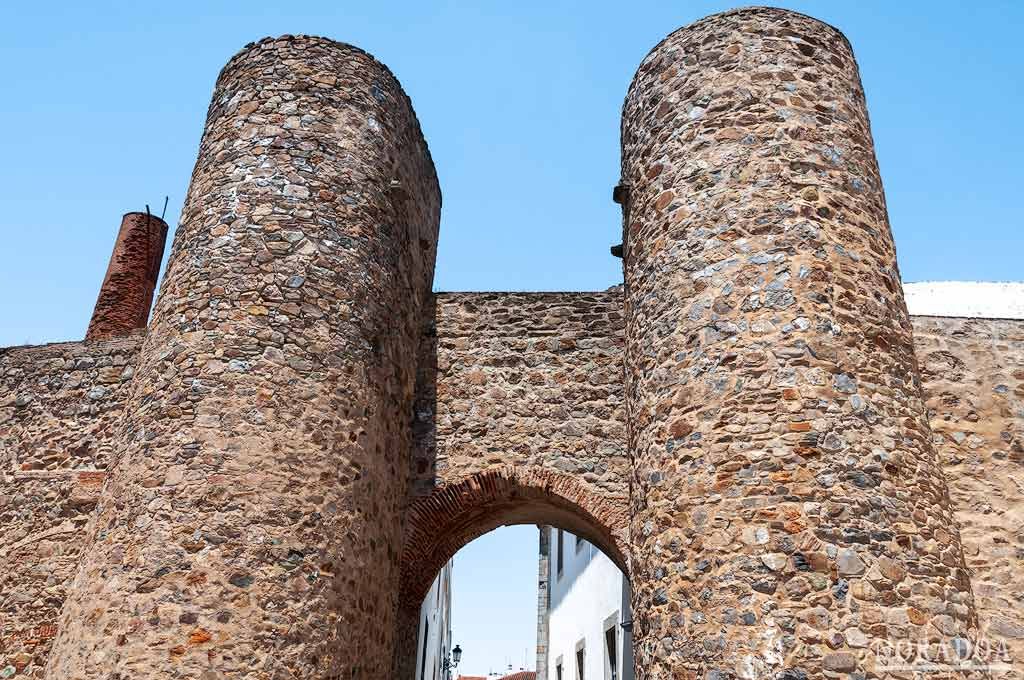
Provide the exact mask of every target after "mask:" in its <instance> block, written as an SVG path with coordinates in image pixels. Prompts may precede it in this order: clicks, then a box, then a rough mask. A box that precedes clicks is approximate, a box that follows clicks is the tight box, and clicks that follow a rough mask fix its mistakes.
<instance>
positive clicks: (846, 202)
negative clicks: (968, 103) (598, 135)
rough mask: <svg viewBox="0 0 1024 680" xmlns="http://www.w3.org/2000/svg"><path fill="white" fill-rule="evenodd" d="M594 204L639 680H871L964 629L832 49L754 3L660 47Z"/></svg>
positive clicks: (861, 109)
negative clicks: (602, 209) (620, 297)
mask: <svg viewBox="0 0 1024 680" xmlns="http://www.w3.org/2000/svg"><path fill="white" fill-rule="evenodd" d="M617 195H618V196H619V197H620V198H621V199H622V202H623V204H624V215H625V219H624V234H623V240H624V268H625V281H626V306H627V310H626V311H627V360H626V361H627V368H626V371H627V376H626V380H627V395H628V396H627V399H628V407H629V426H630V432H629V446H630V451H631V454H632V456H633V460H634V476H633V481H632V500H631V504H632V508H631V510H632V516H633V521H632V525H631V535H632V542H633V551H634V552H633V555H632V556H631V558H632V567H633V570H632V574H633V593H634V617H635V623H634V629H633V630H634V635H635V639H636V643H637V649H636V651H637V667H638V669H640V675H639V677H641V678H661V679H666V678H692V677H696V678H728V677H743V678H769V677H778V678H789V679H793V680H795V679H800V678H808V677H815V678H816V677H822V675H823V673H825V672H829V673H836V674H839V675H841V676H842V677H850V678H854V677H860V678H863V677H865V676H864V673H868V674H870V673H872V672H877V673H878V674H879V676H885V675H886V671H885V665H886V660H885V659H883V658H882V656H881V655H883V654H884V652H885V645H886V644H888V643H889V642H894V641H896V640H907V639H910V640H917V639H921V638H927V639H932V638H936V637H938V638H943V639H945V640H947V641H951V640H953V639H955V638H956V637H957V636H958V635H963V634H965V633H967V632H968V631H969V630H970V629H971V627H972V626H973V625H974V617H975V615H974V609H973V602H972V598H971V592H970V583H969V579H968V575H967V572H966V570H965V567H964V561H963V555H962V551H961V546H960V540H959V534H958V531H957V528H956V524H955V522H954V519H953V515H952V513H951V510H950V503H949V499H948V492H947V488H946V483H945V481H944V479H943V476H942V473H941V470H940V469H939V467H938V465H937V461H936V453H935V450H934V449H933V446H932V443H931V433H930V430H929V426H928V423H927V420H926V418H925V407H924V405H923V402H922V397H921V391H920V378H919V373H918V368H917V365H916V361H915V357H914V353H913V347H912V344H911V325H910V321H909V318H908V315H907V309H906V305H905V303H904V299H903V293H902V288H901V283H900V275H899V270H898V268H897V263H896V252H895V249H894V246H893V239H892V234H891V232H890V229H889V223H888V218H887V215H886V207H885V197H884V194H883V191H882V183H881V180H880V177H879V172H878V164H877V161H876V159H875V154H874V150H873V147H872V139H871V131H870V129H869V124H868V116H867V111H866V108H865V102H864V92H863V90H862V88H861V84H860V78H859V75H858V70H857V65H856V62H855V61H854V56H853V53H852V51H851V48H850V45H849V43H848V42H847V40H846V39H845V38H844V37H843V35H842V34H840V33H839V32H838V31H837V30H836V29H834V28H832V27H830V26H827V25H825V24H823V23H821V22H819V21H816V20H814V19H811V18H809V17H806V16H803V15H799V14H795V13H793V12H788V11H782V10H777V9H765V8H756V9H744V10H738V11H732V12H727V13H724V14H719V15H716V16H712V17H709V18H707V19H704V20H702V21H699V22H697V23H695V24H693V25H690V26H687V27H685V28H682V29H680V30H678V31H676V32H675V33H673V34H672V35H670V36H669V37H668V38H667V39H665V40H664V41H663V42H662V43H661V44H660V45H658V46H657V47H656V48H655V49H654V50H653V51H652V52H651V53H650V55H648V57H647V58H646V59H645V60H644V61H643V63H642V64H641V66H640V69H639V71H638V72H637V75H636V77H635V79H634V81H633V83H632V85H631V87H630V89H629V93H628V95H627V98H626V102H625V107H624V111H623V123H622V185H621V186H620V188H619V190H618V191H617ZM846 674H850V675H848V676H847V675H846ZM837 677H838V675H837ZM871 677H875V676H871Z"/></svg>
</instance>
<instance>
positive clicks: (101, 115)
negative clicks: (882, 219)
mask: <svg viewBox="0 0 1024 680" xmlns="http://www.w3.org/2000/svg"><path fill="white" fill-rule="evenodd" d="M780 4H781V5H783V6H786V7H791V8H793V9H797V10H800V11H803V12H806V13H808V14H811V15H813V16H817V17H819V18H821V19H824V20H826V21H828V22H830V23H832V24H834V25H836V26H838V27H839V28H840V29H841V30H843V31H844V32H845V33H846V35H847V36H848V37H849V38H850V40H851V41H852V43H853V45H854V49H855V50H856V53H857V57H858V60H859V62H860V66H861V72H862V76H863V78H864V84H865V88H866V90H867V96H868V104H869V106H870V112H871V119H872V124H873V129H874V135H875V141H876V145H877V150H878V154H879V158H880V162H881V167H882V174H883V178H884V180H885V186H886V191H887V196H888V203H889V211H890V216H891V218H892V223H893V228H894V231H895V234H896V240H897V244H898V246H899V253H900V262H901V266H902V271H903V275H904V278H905V279H906V280H908V281H917V280H926V279H980V280H1015V279H1021V278H1024V277H1022V275H1021V267H1020V260H1021V253H1022V252H1024V235H1022V224H1021V217H1020V215H1021V213H1020V211H1019V210H1018V209H1016V208H1014V207H1012V206H1013V205H1014V204H1015V202H1016V199H1017V198H1018V196H1019V194H1020V191H1021V186H1022V184H1024V182H1022V180H1024V171H1022V170H1021V167H1022V160H1021V159H1022V157H1024V154H1022V152H1024V141H1022V134H1021V126H1020V122H1019V119H1020V112H1021V111H1022V110H1024V83H1022V75H1021V74H1022V73H1024V51H1022V50H1021V47H1020V43H1021V35H1024V3H1017V2H995V1H988V2H985V3H967V2H934V1H929V2H891V1H888V0H887V1H884V2H882V1H876V2H867V1H859V2H855V3H854V2H784V3H780ZM731 6H732V5H730V4H728V3H723V2H703V1H686V2H651V1H636V2H631V3H622V2H607V1H599V2H598V1H590V2H583V1H580V2H559V1H553V0H545V1H543V2H539V1H538V2H533V1H521V2H483V1H479V2H468V1H467V2H431V1H429V0H418V1H415V2H405V1H401V0H392V1H391V2H386V3H385V2H368V1H366V0H363V1H362V2H339V1H337V0H334V1H332V2H321V1H317V0H306V1H305V2H301V3H298V2H280V1H276V2H262V1H258V0H249V1H247V2H244V3H242V2H232V3H229V2H216V1H213V0H204V1H202V2H199V1H194V0H178V1H175V2H165V3H136V2H131V3H128V2H124V3H109V2H94V3H78V2H74V3H72V2H29V3H19V4H18V5H17V9H16V10H12V9H11V8H8V9H7V11H6V12H5V13H4V17H3V21H2V22H0V62H2V63H4V64H5V65H6V68H5V71H4V74H5V80H4V82H5V85H4V90H3V97H2V98H0V130H2V131H3V135H4V158H3V162H2V163H0V198H2V205H3V211H2V213H0V235H2V237H3V239H2V241H0V244H2V245H0V288H2V290H3V291H5V292H4V296H3V301H4V304H3V308H2V310H3V314H2V317H0V319H2V320H0V346H4V345H11V344H20V343H25V342H32V343H40V342H49V341H56V340H67V339H77V338H80V337H82V335H83V333H84V330H85V326H86V324H87V322H88V318H89V314H90V312H91V310H92V305H93V303H94V302H95V297H96V292H97V288H98V286H99V284H100V281H101V278H102V276H103V272H104V270H105V267H106V263H107V258H108V257H109V254H110V247H111V244H112V241H113V236H114V233H115V231H116V228H117V225H118V222H119V218H120V215H121V214H122V213H123V212H126V211H129V210H140V209H142V207H143V205H144V204H145V203H147V202H148V203H150V204H151V205H154V206H155V205H159V204H161V203H162V201H163V196H164V195H165V194H167V195H169V196H170V198H171V203H170V208H169V210H168V215H169V217H168V221H169V222H171V223H172V224H173V223H175V222H176V220H177V216H178V213H179V210H180V207H181V202H182V199H183V197H184V195H185V191H186V189H187V186H188V179H189V175H190V173H191V170H192V165H193V163H194V160H195V153H196V148H197V145H198V142H199V135H200V133H201V131H202V126H203V119H204V116H205V113H206V107H207V104H208V102H209V97H210V93H211V90H212V87H213V83H214V79H215V78H216V75H217V72H218V70H219V69H220V67H221V66H222V65H223V63H224V62H225V61H226V60H227V59H228V57H230V56H231V55H232V54H233V53H234V52H236V51H237V50H238V49H240V48H241V47H242V46H243V45H245V44H246V43H247V42H250V41H252V40H255V39H258V38H260V37H263V36H265V35H278V34H282V33H315V34H320V35H326V36H330V37H332V38H336V39H339V40H344V41H347V42H351V43H354V44H356V45H359V46H360V47H363V48H365V49H367V50H369V51H370V52H372V53H373V54H375V55H376V56H377V57H378V58H380V59H381V60H382V61H384V62H386V63H387V64H388V65H389V66H390V67H391V68H392V69H393V70H394V72H395V73H396V74H397V75H398V77H399V79H400V80H401V82H402V84H403V85H404V87H405V89H406V91H407V92H408V93H409V95H410V96H411V97H412V100H413V103H414V105H415V107H416V110H417V112H418V114H419V117H420V120H421V123H422V126H423V130H424V132H425V134H426V137H427V140H428V142H429V143H430V147H431V151H432V153H433V157H434V160H435V163H436V164H437V168H438V174H439V176H440V179H441V186H442V189H443V192H444V213H443V219H442V227H441V233H442V236H441V244H440V251H439V256H438V269H437V278H436V288H437V289H439V290H579V289H603V288H605V287H607V286H609V285H612V284H615V283H618V282H619V281H620V280H621V271H620V268H619V266H620V263H619V261H618V260H615V259H613V258H612V257H610V256H609V254H608V246H609V245H611V244H613V243H616V242H618V240H619V238H618V236H619V229H620V227H619V211H618V208H617V206H615V205H614V204H613V203H612V202H611V187H612V186H613V185H614V184H615V183H616V180H617V179H618V167H619V164H618V155H619V149H618V142H619V140H618V135H619V111H620V107H621V105H622V99H623V96H624V95H625V92H626V87H627V85H628V83H629V80H630V78H631V76H632V74H633V71H634V70H635V68H636V66H637V65H638V64H639V62H640V60H641V59H642V58H643V57H644V55H645V54H646V53H647V52H648V50H650V48H651V47H653V46H654V44H655V43H657V42H658V41H659V40H660V39H661V38H662V37H664V35H665V34H667V33H668V32H670V31H671V30H673V29H675V28H677V27H678V26H680V25H683V24H686V23H689V22H691V21H693V20H695V19H698V18H700V17H702V16H705V15H707V14H710V13H713V12H717V11H721V10H723V9H728V8H729V7H731ZM524 531H525V530H519V532H518V533H517V532H512V533H511V534H509V536H510V538H508V539H507V540H506V541H505V542H504V543H503V544H502V548H501V549H500V550H477V551H475V552H471V553H467V554H466V555H464V556H462V557H460V560H461V561H460V562H459V563H457V572H456V573H457V579H456V581H455V584H456V591H455V593H456V598H457V599H458V598H459V597H460V595H461V594H462V593H465V592H470V591H471V590H472V589H474V588H476V589H477V592H486V590H480V588H481V587H490V588H498V587H501V588H506V589H510V592H512V593H513V595H514V596H512V597H511V598H510V599H509V600H508V601H507V602H505V603H504V604H502V608H503V610H502V611H496V612H495V611H493V610H491V602H490V601H489V600H488V599H487V598H484V597H482V596H481V597H477V598H474V599H475V600H476V601H475V602H467V603H465V604H456V613H457V614H458V615H459V616H460V617H463V620H462V621H458V620H457V621H456V630H457V631H459V632H460V633H461V640H460V642H461V644H462V645H463V647H464V648H466V650H467V656H466V658H467V660H470V659H471V656H470V651H469V650H470V649H473V648H474V647H475V648H476V649H482V648H483V647H484V646H485V645H486V644H492V645H494V644H497V643H496V642H495V641H494V640H493V639H492V640H491V642H489V643H488V642H487V641H486V635H487V631H488V630H490V629H489V628H488V627H487V626H485V625H481V622H485V621H487V620H494V618H495V617H496V616H498V617H502V618H508V617H516V616H519V614H514V613H513V612H511V611H510V610H508V609H507V607H512V606H518V605H521V606H522V607H525V608H529V609H530V611H531V613H530V614H529V617H528V618H529V619H530V620H532V616H533V614H532V607H533V606H534V598H533V594H532V593H529V594H527V593H526V592H525V591H522V592H519V591H515V589H516V588H520V587H521V586H522V584H526V585H525V586H522V587H527V588H529V587H533V586H532V585H530V584H533V582H534V581H535V577H534V576H533V575H531V576H530V577H529V578H528V579H526V580H525V581H522V583H520V581H516V582H515V583H513V582H512V581H509V580H506V579H499V578H495V575H496V574H497V573H498V572H496V571H494V570H495V569H497V568H498V566H499V562H501V561H502V560H504V559H506V557H507V556H508V555H510V554H519V552H523V551H525V554H526V555H528V556H529V558H528V559H527V561H528V562H530V563H531V564H532V563H533V552H534V550H535V542H534V539H535V535H534V534H533V533H532V531H533V530H532V528H531V529H530V531H529V532H526V533H523V532H524ZM514 536H519V537H520V538H523V537H524V536H529V540H526V539H523V540H525V543H523V542H522V541H520V542H516V539H514V538H513V537H514ZM474 545H475V544H474ZM517 551H518V552H517ZM517 603H518V605H517ZM474 607H476V609H474ZM485 613H486V615H487V616H486V617H484V614H485ZM470 618H473V619H474V620H473V621H472V622H470V621H469V619H470ZM524 620H526V619H524ZM462 626H469V627H467V628H462ZM461 631H465V632H464V633H462V632H461ZM508 635H509V634H508V633H501V634H500V635H499V634H496V635H495V636H494V637H495V638H497V639H498V640H500V641H501V642H503V643H504V647H503V649H507V651H505V652H501V653H500V654H499V653H498V652H495V653H494V655H513V656H514V655H516V654H521V651H520V650H522V648H523V646H524V644H525V645H527V646H531V645H532V644H533V643H532V635H533V633H532V630H531V629H529V626H527V630H523V632H522V635H523V637H522V638H521V639H513V638H511V637H508ZM492 656H493V655H492ZM472 658H473V659H476V657H475V656H473V657H472ZM517 658H518V657H517ZM489 663H491V662H490V661H487V662H484V665H482V666H472V667H470V666H467V670H471V671H486V670H487V668H486V666H487V665H488V664H489Z"/></svg>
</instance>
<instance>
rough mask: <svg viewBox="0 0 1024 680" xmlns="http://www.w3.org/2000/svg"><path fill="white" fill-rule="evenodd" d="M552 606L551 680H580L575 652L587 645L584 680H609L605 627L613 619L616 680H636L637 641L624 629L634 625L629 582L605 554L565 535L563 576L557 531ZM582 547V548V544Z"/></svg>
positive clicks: (553, 549)
mask: <svg viewBox="0 0 1024 680" xmlns="http://www.w3.org/2000/svg"><path fill="white" fill-rule="evenodd" d="M550 531H551V532H552V533H551V550H550V557H549V560H550V568H551V571H550V575H551V576H550V579H551V581H550V583H551V585H550V588H551V590H550V605H549V615H548V631H549V632H548V680H558V675H557V673H556V670H555V669H556V666H557V665H558V660H559V657H561V660H562V680H577V679H578V678H579V677H580V676H579V675H578V674H577V668H576V649H577V646H578V643H579V641H580V640H583V642H584V650H585V653H584V659H585V661H584V671H585V673H584V676H583V677H584V679H585V680H606V679H607V678H608V677H610V676H607V675H606V667H605V637H604V635H605V630H606V627H605V622H606V621H607V620H608V619H609V617H614V619H615V628H616V638H617V640H618V660H619V669H618V676H617V680H633V654H632V644H633V643H632V639H631V638H630V635H629V632H628V631H625V630H623V629H622V627H621V626H620V625H619V624H621V623H623V622H624V621H630V620H631V619H630V611H629V583H628V581H627V580H626V577H625V576H624V575H623V573H622V572H621V571H619V568H618V567H616V566H615V563H614V562H612V561H611V560H610V559H609V558H608V557H607V556H606V555H605V554H604V553H603V552H601V551H600V550H599V549H597V548H596V547H594V546H593V545H591V544H590V543H588V542H586V541H582V539H578V538H577V537H576V536H574V535H572V534H570V533H569V532H563V540H562V559H563V563H562V572H561V574H559V573H558V529H550ZM578 541H579V542H580V548H579V549H577V542H578Z"/></svg>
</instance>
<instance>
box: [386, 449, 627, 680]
mask: <svg viewBox="0 0 1024 680" xmlns="http://www.w3.org/2000/svg"><path fill="white" fill-rule="evenodd" d="M626 516H627V513H626V501H625V499H624V498H621V497H616V496H607V495H603V494H601V493H599V492H595V490H594V489H593V488H592V487H590V486H588V485H584V484H583V483H581V482H580V480H579V479H578V478H576V477H575V476H571V475H565V474H562V473H559V472H557V471H551V470H550V469H543V468H531V467H528V466H526V467H510V468H498V469H491V470H488V471H485V472H481V473H477V474H475V475H471V476H469V477H466V478H464V479H462V480H460V481H458V482H457V483H450V484H448V485H445V486H444V487H442V488H439V489H437V490H435V491H434V492H433V493H431V494H430V495H428V496H425V497H423V498H420V499H419V500H417V501H416V502H415V503H414V504H413V505H412V507H411V508H410V510H409V513H408V515H407V527H406V543H405V546H404V550H403V556H402V585H401V592H400V598H401V605H400V608H401V610H402V611H401V612H400V617H399V619H400V630H399V634H398V637H397V642H396V649H395V668H396V673H395V677H396V678H400V679H402V680H413V679H415V680H436V679H440V680H449V678H451V679H452V680H456V679H457V678H458V677H459V676H460V675H462V676H464V677H467V678H481V677H484V678H486V677H491V678H500V677H505V675H503V674H504V673H508V674H510V675H511V677H513V678H515V679H516V680H530V679H532V678H541V679H543V680H570V679H572V680H581V679H585V680H592V679H597V680H601V679H604V680H608V679H610V678H614V680H631V678H632V677H633V676H632V639H631V624H632V616H631V613H630V605H629V601H630V600H629V577H628V564H627V562H626V559H625V557H624V555H625V549H624V548H625V535H626V524H625V518H626ZM510 568H514V570H515V573H511V572H509V569H510ZM495 621H500V622H501V623H502V624H507V623H509V622H510V621H520V622H522V621H528V622H529V625H527V626H525V627H524V626H522V625H518V624H517V626H516V633H515V635H511V634H509V633H503V632H499V629H507V626H506V625H495V623H494V622H495ZM495 633H497V635H498V636H499V637H500V636H506V637H508V639H507V640H500V639H496V638H495ZM460 634H461V635H462V637H463V638H464V639H463V640H461V641H460V639H459V635H460ZM524 642H527V644H525V645H524V644H523V643H524ZM503 643H504V644H505V649H504V651H497V650H496V647H495V645H496V644H497V645H498V646H501V644H503ZM457 645H458V646H459V647H458V649H457V648H456V646H457ZM459 651H461V652H462V658H461V659H459V660H460V662H461V664H460V665H459V666H455V665H454V661H455V658H456V656H458V654H457V653H458V652H459ZM509 666H511V668H510V667H509ZM495 673H497V674H495ZM517 674H519V675H517Z"/></svg>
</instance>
